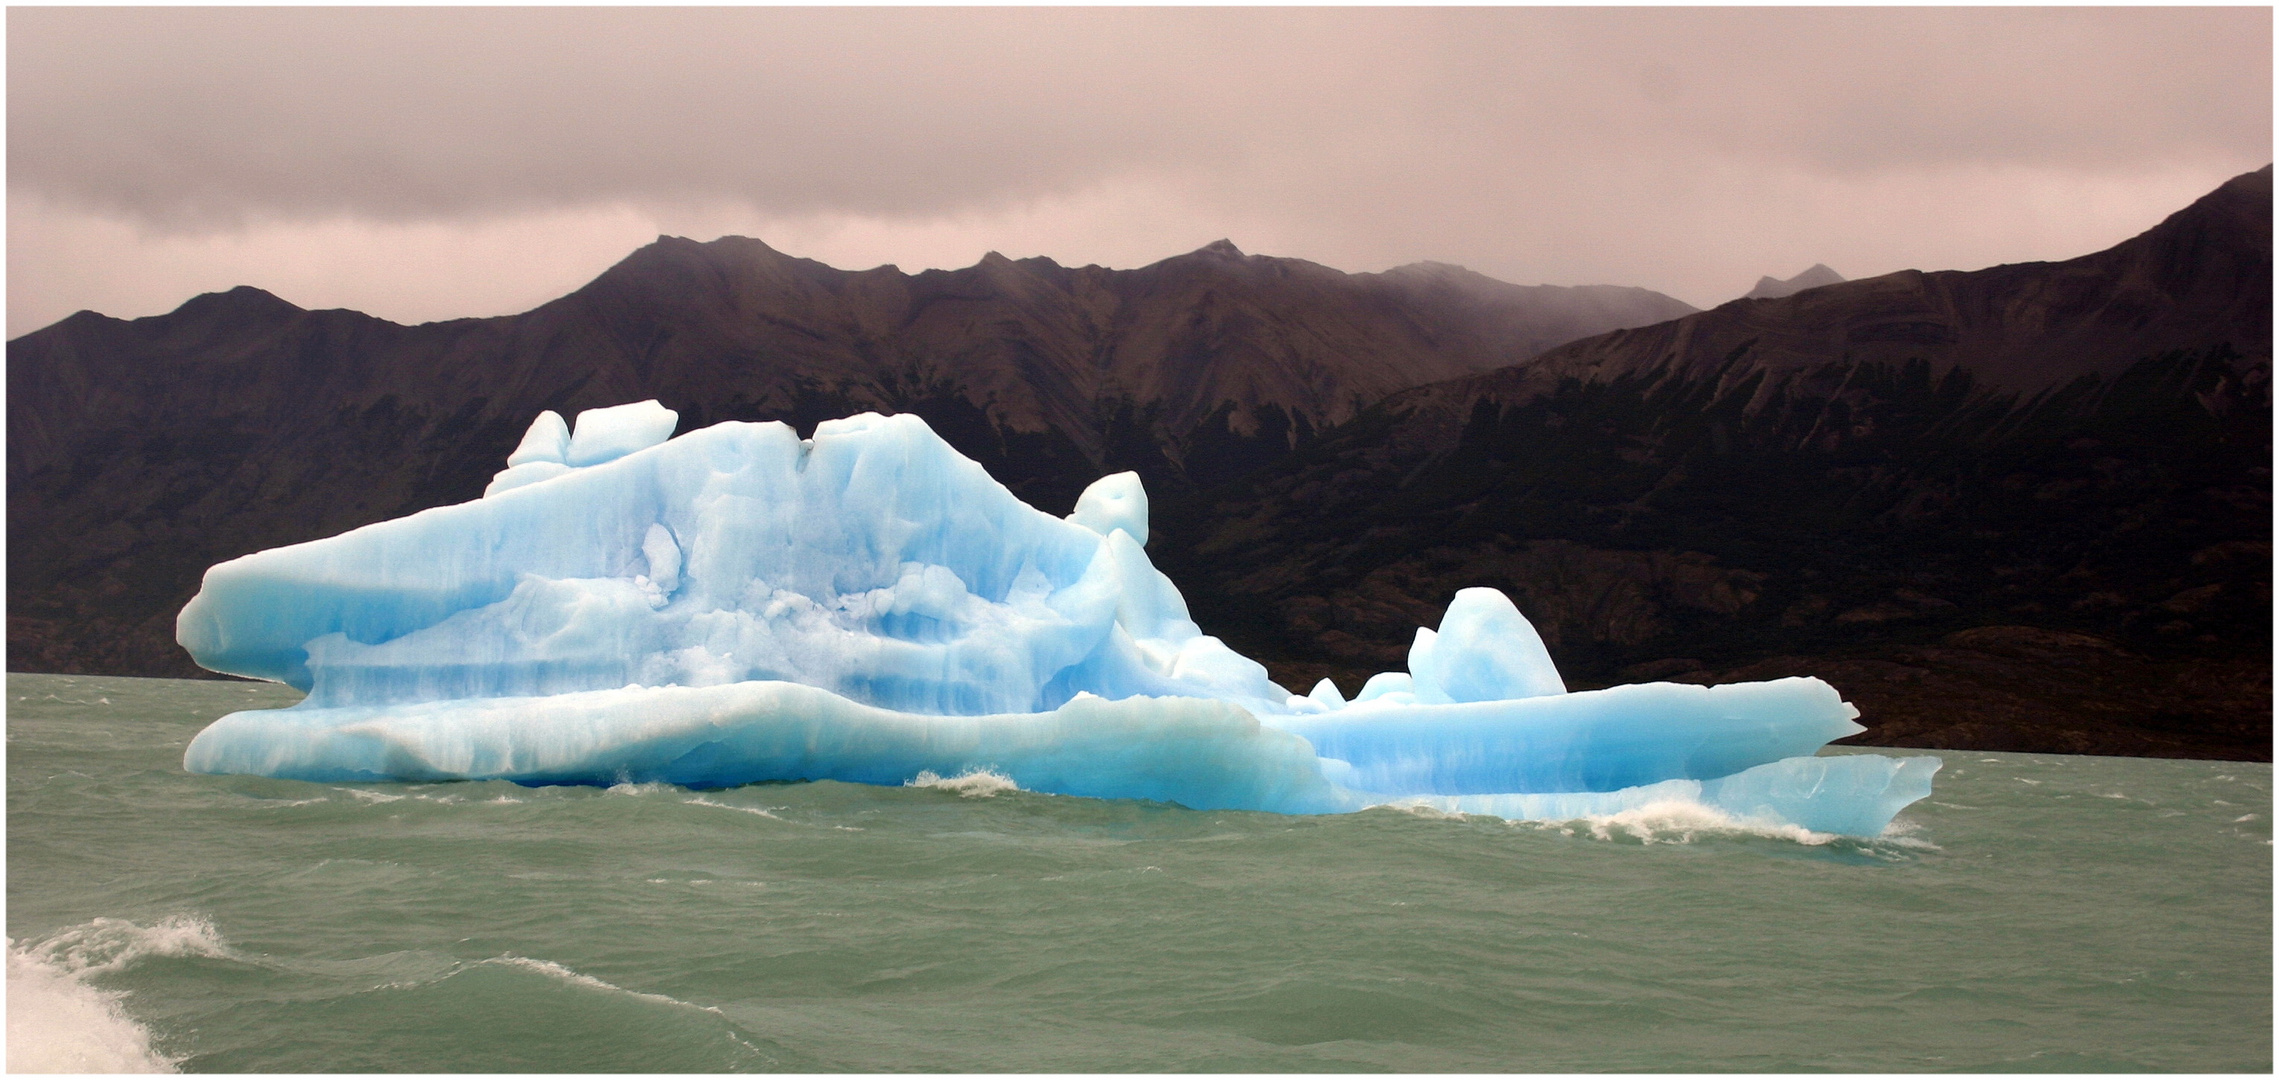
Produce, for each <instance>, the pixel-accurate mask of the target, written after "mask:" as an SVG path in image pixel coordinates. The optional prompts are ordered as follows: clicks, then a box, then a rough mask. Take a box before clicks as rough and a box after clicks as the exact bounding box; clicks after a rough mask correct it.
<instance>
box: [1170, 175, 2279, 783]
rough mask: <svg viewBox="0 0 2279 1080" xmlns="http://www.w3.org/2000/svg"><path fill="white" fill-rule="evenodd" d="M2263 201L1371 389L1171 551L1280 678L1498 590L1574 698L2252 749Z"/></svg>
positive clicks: (1185, 530)
mask: <svg viewBox="0 0 2279 1080" xmlns="http://www.w3.org/2000/svg"><path fill="white" fill-rule="evenodd" d="M2270 179H2271V175H2270V170H2269V169H2268V168H2266V169H2263V170H2260V171H2258V172H2256V173H2251V174H2248V175H2246V176H2242V177H2239V178H2237V179H2235V180H2233V181H2231V182H2229V183H2227V184H2225V185H2223V187H2221V188H2219V189H2218V190H2217V191H2215V192H2213V193H2211V194H2210V195H2209V196H2207V197H2206V198H2203V199H2201V200H2200V201H2198V202H2196V203H2195V204H2193V206H2191V207H2189V208H2187V209H2186V210H2184V211H2182V212H2179V213H2177V214H2175V215H2172V216H2171V217H2169V218H2168V219H2167V220H2166V221H2164V222H2162V223H2161V224H2160V225H2158V226H2156V227H2154V228H2153V229H2151V230H2149V231H2148V232H2146V233H2144V234H2142V235H2140V236H2138V237H2136V238H2133V239H2131V240H2129V241H2126V242H2124V243H2122V244H2120V245H2118V246H2116V247H2114V248H2112V249H2109V250H2107V251H2104V252H2099V253H2097V254H2094V255H2090V256H2085V257H2083V258H2080V259H2073V260H2067V261H2064V262H2059V263H2033V264H2021V265H2017V266H2001V267H1994V268H1991V269H1988V270H1981V271H1974V272H1941V273H1931V274H1925V273H1919V272H1914V271H1909V272H1906V273H1902V274H1893V275H1887V276H1885V277H1882V278H1875V279H1868V280H1863V281H1853V282H1846V283H1842V284H1834V285H1828V286H1824V287H1821V288H1817V289H1813V290H1809V291H1807V292H1803V293H1799V294H1796V295H1794V296H1790V297H1786V298H1779V299H1769V300H1743V301H1736V302H1734V303H1731V304H1726V305H1723V306H1721V307H1718V308H1716V309H1714V310H1711V311H1706V312H1701V313H1699V314H1695V315H1689V316H1686V317H1684V318H1681V319H1678V320H1675V321H1673V322H1670V323H1663V324H1658V325H1655V326H1651V327H1645V328H1640V329H1633V330H1624V331H1616V332H1613V333H1609V334H1605V335H1601V336H1599V337H1596V338H1590V339H1585V340H1581V341H1577V342H1573V343H1570V344H1568V345H1565V346H1562V347H1560V348H1557V349H1553V350H1550V351H1549V352H1547V353H1545V354H1543V355H1541V356H1538V357H1536V358H1535V359H1533V360H1531V361H1528V362H1525V363H1522V364H1518V365H1515V366H1512V367H1509V368H1505V369H1502V370H1499V371H1496V372H1491V373H1488V374H1484V375H1477V376H1468V377H1465V378H1461V379H1456V380H1451V381H1449V382H1445V383H1437V384H1433V385H1431V386H1426V387H1420V388H1417V389H1415V390H1409V391H1404V392H1402V393H1399V394H1395V395H1392V396H1391V397H1388V398H1387V399H1385V400H1384V401H1381V402H1379V403H1377V404H1376V405H1373V406H1371V407H1370V408H1369V409H1367V410H1365V411H1364V412H1363V413H1362V414H1361V415H1359V416H1357V417H1356V418H1355V419H1354V420H1352V421H1350V422H1348V423H1346V424H1344V425H1342V426H1340V427H1338V428H1336V429H1334V430H1332V431H1330V432H1327V433H1325V434H1324V435H1323V437H1321V438H1320V439H1318V440H1316V441H1315V442H1313V443H1311V444H1309V445H1307V446H1305V447H1301V448H1300V449H1299V450H1298V451H1296V452H1295V453H1293V454H1291V455H1289V456H1288V457H1286V458H1285V459H1283V460H1282V461H1279V462H1277V463H1275V464H1274V465H1272V466H1270V467H1268V468H1265V469H1262V470H1260V471H1259V472H1257V473H1255V474H1253V475H1251V476H1250V477H1247V478H1245V479H1244V480H1242V481H1240V482H1238V483H1234V484H1230V485H1227V486H1225V487H1223V488H1221V489H1218V490H1216V491H1214V492H1212V493H1210V495H1209V496H1208V497H1207V498H1205V499H1203V500H1200V501H1198V502H1197V503H1195V504H1193V505H1191V506H1181V507H1178V508H1176V513H1178V514H1179V515H1181V516H1180V517H1179V518H1178V520H1175V521H1167V522H1166V523H1165V524H1164V525H1162V526H1161V527H1159V530H1158V532H1157V535H1158V536H1161V537H1164V538H1165V539H1164V540H1161V541H1157V542H1156V544H1155V545H1153V548H1154V549H1155V552H1156V558H1157V562H1158V564H1159V565H1160V566H1163V567H1164V568H1165V570H1166V572H1168V573H1170V574H1172V575H1173V577H1174V579H1175V580H1179V581H1181V582H1182V583H1184V584H1187V585H1188V587H1189V595H1190V596H1192V597H1195V598H1196V600H1195V607H1196V617H1197V619H1198V620H1199V621H1202V622H1203V623H1204V625H1207V626H1211V627H1213V628H1214V629H1215V630H1216V631H1217V632H1218V633H1220V634H1221V636H1223V637H1225V638H1227V639H1228V640H1229V641H1230V643H1234V644H1235V645H1236V646H1237V647H1238V648H1242V649H1244V650H1245V651H1247V652H1250V653H1251V654H1252V655H1256V656H1259V657H1260V658H1261V659H1263V660H1265V661H1267V662H1268V664H1269V667H1270V668H1272V669H1273V670H1274V671H1275V673H1276V674H1277V676H1279V677H1280V678H1281V679H1282V680H1283V681H1284V682H1285V683H1286V684H1290V685H1299V684H1306V685H1310V683H1311V681H1312V680H1313V679H1315V678H1318V677H1322V676H1330V677H1334V678H1337V679H1338V680H1340V682H1341V683H1342V684H1344V685H1346V686H1347V688H1348V690H1349V691H1350V690H1351V689H1353V688H1354V687H1355V686H1357V684H1358V681H1359V679H1360V678H1362V677H1364V676H1365V675H1366V674H1368V673H1369V672H1372V671H1376V670H1383V669H1388V668H1396V667H1398V666H1399V665H1400V664H1401V662H1402V659H1403V657H1404V655H1405V651H1406V649H1407V646H1408V637H1409V633H1410V631H1411V629H1412V628H1413V627H1415V626H1417V625H1420V624H1424V625H1429V624H1430V621H1431V619H1433V618H1434V617H1435V616H1437V614H1438V612H1439V611H1440V610H1441V607H1442V605H1444V604H1445V603H1446V602H1447V601H1448V599H1449V597H1450V596H1451V595H1452V594H1453V593H1454V591H1455V590H1456V589H1458V588H1461V587H1464V586H1466V585H1474V584H1491V585H1497V586H1500V587H1503V588H1505V589H1506V590H1507V591H1509V592H1511V593H1512V594H1513V596H1514V597H1515V599H1517V600H1518V602H1519V605H1520V607H1521V610H1523V611H1524V612H1526V613H1527V615H1528V616H1529V617H1530V618H1531V619H1533V620H1534V621H1535V623H1536V624H1537V626H1538V627H1539V628H1541V629H1542V630H1543V632H1544V636H1545V638H1546V640H1547V641H1548V642H1550V643H1551V644H1552V646H1553V651H1554V654H1555V655H1557V656H1559V657H1560V662H1561V666H1562V669H1563V670H1564V671H1566V672H1567V673H1568V675H1569V677H1570V679H1571V680H1573V681H1575V682H1577V683H1579V684H1584V685H1590V684H1601V685H1603V684H1606V683H1610V682H1615V681H1633V680H1636V679H1641V678H1679V679H1687V680H1692V681H1713V680H1719V679H1732V678H1763V677H1770V676H1773V675H1781V674H1822V675H1824V676H1826V677H1828V678H1830V679H1831V680H1833V681H1835V682H1836V683H1837V685H1838V687H1839V688H1840V689H1843V690H1844V691H1845V692H1846V693H1847V695H1849V696H1851V697H1853V699H1854V700H1855V701H1858V702H1859V703H1860V704H1861V705H1862V707H1863V708H1864V709H1866V710H1867V711H1868V714H1869V715H1868V716H1867V717H1866V718H1865V719H1864V720H1863V722H1865V723H1868V724H1870V725H1871V726H1873V727H1874V728H1875V730H1874V731H1872V732H1871V733H1870V734H1869V735H1868V736H1866V738H1868V739H1871V740H1873V741H1876V742H1881V743H1886V744H1898V745H1921V746H1956V747H1965V746H1977V747H1985V748H2008V749H2038V750H2055V751H2070V752H2081V753H2154V754H2168V755H2181V756H2219V757H2225V756H2245V757H2261V758H2266V759H2267V758H2268V756H2269V753H2270V749H2269V748H2270V724H2269V720H2270V682H2271V677H2270V663H2269V655H2270V654H2269V650H2270V645H2271V637H2270V611H2271V607H2270V582H2271V548H2270V532H2271V519H2270V514H2271V503H2270V492H2271V474H2270V465H2271V442H2270V430H2271V397H2270V368H2271V362H2270V356H2271V353H2270V341H2271V336H2270V335H2271V316H2270V310H2271V308H2270V303H2271V277H2270V251H2271V243H2270V230H2271V224H2270V222H2271V217H2270V208H2271V187H2270Z"/></svg>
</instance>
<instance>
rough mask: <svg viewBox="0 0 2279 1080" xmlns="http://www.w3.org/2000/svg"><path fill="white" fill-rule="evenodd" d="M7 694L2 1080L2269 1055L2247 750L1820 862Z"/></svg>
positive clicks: (1716, 826)
mask: <svg viewBox="0 0 2279 1080" xmlns="http://www.w3.org/2000/svg"><path fill="white" fill-rule="evenodd" d="M7 693H8V848H7V855H8V863H7V867H8V870H7V875H8V912H7V916H8V937H9V951H8V999H7V1008H8V1034H9V1039H8V1064H9V1066H10V1068H11V1069H14V1070H43V1071H44V1070H101V1071H112V1070H128V1069H137V1068H141V1069H162V1068H178V1069H182V1070H185V1071H264V1072H280V1071H282V1072H299V1071H331V1070H347V1071H408V1072H491V1071H519V1070H571V1071H635V1072H706V1071H759V1070H788V1071H803V1072H812V1071H841V1070H856V1071H884V1070H949V1071H1128V1070H1143V1071H1188V1070H1200V1071H1213V1072H1251V1071H1280V1070H1315V1071H1373V1070H1398V1071H1431V1072H1500V1071H1560V1072H1565V1071H1643V1070H1687V1071H1696V1070H1698V1071H1722V1070H1754V1071H1786V1070H1861V1071H1876V1072H1891V1071H2007V1070H2054V1071H2095V1070H2132V1071H2134V1070H2148V1071H2164V1070H2177V1071H2193V1072H2202V1071H2251V1072H2266V1071H2269V1070H2270V1069H2271V1067H2272V1052H2271V1051H2272V1026H2271V1024H2272V999H2271V987H2272V969H2271V945H2272V923H2271V916H2272V893H2271V888H2272V881H2271V859H2272V848H2271V815H2272V799H2271V767H2270V766H2269V765H2267V764H2249V763H2238V762H2201V761H2157V760H2133V759H2120V758H2084V757H2064V756H2057V755H2038V754H2002V753H1977V752H1958V751H1950V752H1943V753H1941V754H1940V756H1941V757H1943V758H1944V759H1945V767H1944V769H1943V770H1942V771H1941V772H1940V773H1939V777H1938V786H1937V789H1936V790H1935V791H1934V793H1933V794H1932V795H1931V796H1930V798H1928V799H1926V800H1924V801H1922V802H1918V803H1916V804H1914V805H1913V806H1911V807H1909V808H1908V809H1907V810H1906V811H1905V812H1903V813H1902V814H1901V815H1900V817H1899V819H1898V821H1897V822H1896V823H1895V824H1894V827H1893V829H1892V830H1891V831H1889V832H1887V833H1886V834H1885V835H1884V836H1883V837H1881V838H1878V839H1873V840H1857V839H1849V838H1839V837H1831V836H1823V835H1817V834H1812V833H1807V832H1803V831H1802V830H1798V829H1794V828H1786V829H1754V830H1753V829H1750V828H1747V827H1742V826H1739V825H1737V824H1735V823H1733V822H1731V821H1728V820H1725V819H1721V818H1719V817H1716V816H1714V814H1713V812H1711V811H1707V810H1704V809H1703V808H1701V807H1700V806H1698V805H1686V804H1669V805H1664V806H1658V807H1656V806H1649V807H1646V808H1643V809H1640V810H1634V811H1631V812H1628V813H1625V814H1622V815H1618V816H1615V817H1611V818H1597V819H1582V820H1575V821H1565V822H1555V823H1554V822H1506V821H1501V820H1497V819H1494V818H1488V817H1464V816H1453V815H1446V814H1441V813H1436V812H1427V811H1405V810H1393V809H1382V808H1381V809H1373V810H1365V811H1361V812H1359V813H1352V814H1333V815H1323V816H1313V817H1288V816H1282V815H1277V814H1268V813H1251V812H1227V811H1212V812H1198V811H1192V810H1187V809H1184V808H1181V807H1179V806H1175V805H1166V804H1159V803H1147V802H1136V801H1113V800H1095V799H1084V798H1073V797H1066V796H1056V795H1045V794H1038V793H1033V792H1024V791H1020V790H1017V789H1013V788H1011V787H1010V785H1008V784H1007V783H1005V782H1003V781H1001V780H999V779H995V778H992V777H990V776H988V775H986V774H982V775H972V776H966V777H949V778H944V779H941V780H939V781H937V782H933V783H930V784H927V785H924V786H911V787H904V788H886V787H866V786H861V785H854V784H841V783H828V782H825V783H800V784H763V785H753V786H748V787H741V788H732V789H727V790H717V791H695V790H689V789H685V788H679V787H673V786H669V785H661V784H650V785H640V786H620V787H617V788H611V789H607V790H604V789H599V788H592V787H551V788H525V787H518V786H516V785H513V784H510V783H505V782H481V783H438V784H389V783H305V782H299V781H288V780H273V779H261V778H255V777H246V776H207V775H192V774H189V773H187V772H184V771H183V769H182V754H183V749H184V747H185V746H186V745H187V744H188V742H189V741H190V738H191V737H192V736H193V735H195V734H196V733H197V732H198V731H199V729H200V728H202V727H204V726H205V725H206V724H208V723H210V722H211V721H213V720H214V719H215V718H217V717H219V716H221V715H222V714H224V713H227V712H231V711H235V710H239V709H244V708H249V707H274V706H282V705H286V704H290V703H291V702H292V701H293V700H294V699H295V698H296V697H297V696H298V695H297V694H296V693H295V692H294V691H292V690H289V689H286V688H283V687H277V686H269V685H258V684H248V683H239V682H218V681H216V682H176V681H167V680H150V679H114V678H94V677H79V676H53V675H9V676H8V677H7ZM1825 752H1827V753H1840V752H1843V751H1841V750H1831V751H1825Z"/></svg>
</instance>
